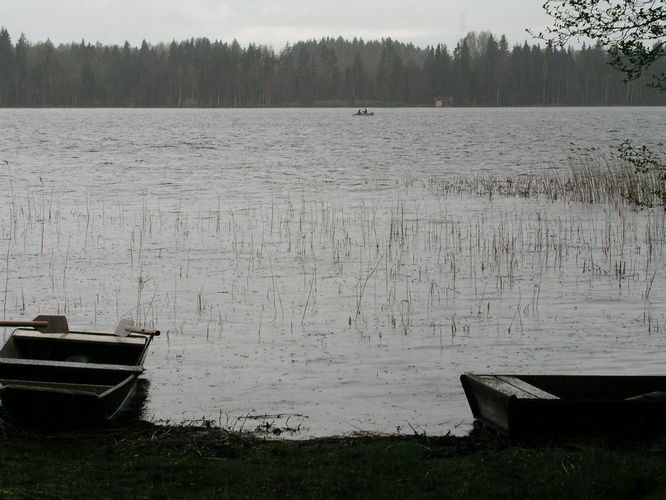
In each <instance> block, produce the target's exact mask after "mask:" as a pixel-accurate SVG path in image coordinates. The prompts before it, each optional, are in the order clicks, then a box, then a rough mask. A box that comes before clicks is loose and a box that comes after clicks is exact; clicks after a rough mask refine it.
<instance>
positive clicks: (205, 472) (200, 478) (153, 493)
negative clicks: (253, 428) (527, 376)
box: [0, 424, 666, 499]
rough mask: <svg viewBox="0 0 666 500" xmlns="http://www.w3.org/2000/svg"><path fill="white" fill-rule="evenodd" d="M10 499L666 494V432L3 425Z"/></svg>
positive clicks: (0, 460)
mask: <svg viewBox="0 0 666 500" xmlns="http://www.w3.org/2000/svg"><path fill="white" fill-rule="evenodd" d="M0 478H1V479H0V498H183V497H192V498H319V499H321V498H345V499H347V498H382V499H384V498H400V499H409V498H437V499H442V498H456V499H458V498H474V499H478V498H604V499H607V498H645V497H648V498H666V437H664V436H661V437H654V436H653V437H645V436H643V437H636V436H633V437H629V436H622V437H619V438H618V437H615V438H604V439H594V440H592V439H577V440H558V441H531V442H525V441H523V442H510V441H507V440H505V439H503V438H500V437H497V436H495V435H491V434H489V433H483V432H481V433H475V435H473V436H471V437H466V438H454V437H424V436H415V437H354V438H336V439H320V440H309V441H296V442H294V441H267V440H262V439H260V438H257V437H249V436H240V435H234V434H229V433H226V432H224V431H222V430H219V429H210V428H201V427H169V426H156V425H152V424H138V425H135V426H131V427H111V428H106V429H103V430H92V431H88V432H81V433H72V432H60V433H44V432H39V433H38V432H26V431H20V430H16V429H5V430H4V434H0Z"/></svg>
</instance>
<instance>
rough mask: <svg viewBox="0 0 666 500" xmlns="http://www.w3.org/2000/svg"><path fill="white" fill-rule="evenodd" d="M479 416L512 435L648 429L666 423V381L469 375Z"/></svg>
mask: <svg viewBox="0 0 666 500" xmlns="http://www.w3.org/2000/svg"><path fill="white" fill-rule="evenodd" d="M461 383H462V385H463V389H464V391H465V395H466V397H467V400H468V402H469V405H470V408H471V410H472V414H473V416H474V418H475V419H476V420H477V421H479V422H481V423H482V424H484V425H486V426H488V427H490V428H492V429H494V430H496V431H498V432H500V433H502V434H504V435H506V436H509V437H527V436H545V435H591V434H608V433H618V432H637V431H649V430H654V429H661V428H663V425H664V422H665V421H666V377H654V376H593V375H590V376H575V375H570V376H549V375H532V376H530V375H477V374H464V375H462V376H461Z"/></svg>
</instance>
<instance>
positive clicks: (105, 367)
mask: <svg viewBox="0 0 666 500" xmlns="http://www.w3.org/2000/svg"><path fill="white" fill-rule="evenodd" d="M0 365H4V366H12V365H13V366H39V367H50V368H82V369H85V370H100V371H120V372H127V373H142V372H143V368H142V367H140V366H134V365H112V364H102V363H80V362H78V361H53V360H44V359H23V358H0Z"/></svg>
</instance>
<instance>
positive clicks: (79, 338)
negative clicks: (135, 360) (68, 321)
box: [14, 330, 146, 346]
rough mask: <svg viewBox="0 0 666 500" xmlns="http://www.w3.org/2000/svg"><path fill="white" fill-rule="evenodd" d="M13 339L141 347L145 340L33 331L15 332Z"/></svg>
mask: <svg viewBox="0 0 666 500" xmlns="http://www.w3.org/2000/svg"><path fill="white" fill-rule="evenodd" d="M14 338H17V339H30V340H33V339H34V340H57V341H62V342H93V343H102V344H125V345H137V346H143V345H144V344H145V343H146V339H145V338H139V337H116V336H114V335H95V334H85V333H39V332H34V331H27V330H26V331H21V330H19V331H16V332H14Z"/></svg>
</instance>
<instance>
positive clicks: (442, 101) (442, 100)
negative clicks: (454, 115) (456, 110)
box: [435, 97, 453, 108]
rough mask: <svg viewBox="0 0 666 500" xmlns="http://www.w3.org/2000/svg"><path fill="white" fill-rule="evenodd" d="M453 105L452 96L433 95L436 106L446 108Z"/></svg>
mask: <svg viewBox="0 0 666 500" xmlns="http://www.w3.org/2000/svg"><path fill="white" fill-rule="evenodd" d="M449 106H453V97H435V107H436V108H446V107H449Z"/></svg>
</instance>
